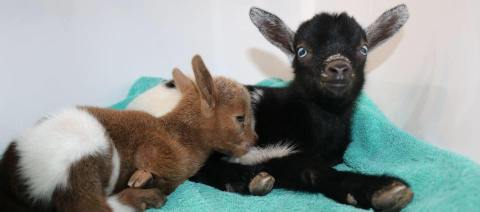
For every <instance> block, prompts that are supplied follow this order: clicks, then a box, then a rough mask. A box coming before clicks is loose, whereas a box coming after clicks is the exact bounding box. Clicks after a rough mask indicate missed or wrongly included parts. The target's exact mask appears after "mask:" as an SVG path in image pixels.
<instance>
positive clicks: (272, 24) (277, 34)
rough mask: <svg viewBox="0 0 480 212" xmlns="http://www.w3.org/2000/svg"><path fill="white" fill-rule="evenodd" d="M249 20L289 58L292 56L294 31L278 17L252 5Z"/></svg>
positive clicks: (293, 54)
mask: <svg viewBox="0 0 480 212" xmlns="http://www.w3.org/2000/svg"><path fill="white" fill-rule="evenodd" d="M250 20H252V22H253V24H255V26H256V27H257V28H258V30H260V32H261V33H262V35H263V36H264V37H265V38H266V39H267V40H268V41H270V43H272V44H273V45H275V46H276V47H278V48H280V50H282V51H283V52H284V53H285V54H286V55H287V56H288V58H289V59H290V60H292V59H293V58H294V56H295V53H294V52H295V48H294V46H293V38H294V36H295V33H294V32H293V31H292V30H291V29H290V28H289V27H288V26H287V25H286V24H285V23H284V22H283V21H282V20H281V19H280V18H278V17H277V16H276V15H274V14H272V13H269V12H267V11H265V10H262V9H260V8H257V7H252V8H251V9H250Z"/></svg>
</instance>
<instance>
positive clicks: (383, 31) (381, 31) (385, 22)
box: [366, 4, 409, 49]
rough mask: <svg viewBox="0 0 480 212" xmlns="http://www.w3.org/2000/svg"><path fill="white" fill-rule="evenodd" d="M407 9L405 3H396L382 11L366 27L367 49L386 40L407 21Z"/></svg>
mask: <svg viewBox="0 0 480 212" xmlns="http://www.w3.org/2000/svg"><path fill="white" fill-rule="evenodd" d="M408 16H409V15H408V9H407V6H406V5H405V4H401V5H398V6H396V7H394V8H392V9H390V10H387V11H386V12H384V13H383V14H382V15H381V16H380V17H378V18H377V20H375V22H373V23H372V24H370V26H368V27H367V29H366V33H367V40H368V45H369V49H373V48H375V47H377V46H378V45H380V44H381V43H383V42H384V41H386V40H387V39H388V38H390V37H391V36H392V35H394V34H395V33H396V32H398V30H399V29H400V28H401V27H402V26H403V25H404V24H405V23H406V22H407V20H408Z"/></svg>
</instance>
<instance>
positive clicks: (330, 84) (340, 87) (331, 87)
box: [321, 80, 351, 96]
mask: <svg viewBox="0 0 480 212" xmlns="http://www.w3.org/2000/svg"><path fill="white" fill-rule="evenodd" d="M321 83H322V84H323V87H324V88H325V89H326V90H327V91H329V92H330V93H332V94H334V95H335V96H339V95H342V94H344V93H346V92H347V91H348V89H349V87H350V85H351V82H350V81H349V80H328V81H323V82H321Z"/></svg>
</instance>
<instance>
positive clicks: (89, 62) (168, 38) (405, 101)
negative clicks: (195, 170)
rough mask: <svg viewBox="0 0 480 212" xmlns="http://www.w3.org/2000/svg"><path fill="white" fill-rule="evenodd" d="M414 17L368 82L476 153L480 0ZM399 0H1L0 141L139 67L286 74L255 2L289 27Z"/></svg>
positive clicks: (420, 5) (372, 90) (438, 139)
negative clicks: (261, 28)
mask: <svg viewBox="0 0 480 212" xmlns="http://www.w3.org/2000/svg"><path fill="white" fill-rule="evenodd" d="M402 2H405V3H406V4H407V5H408V7H409V10H410V14H411V16H410V20H409V21H408V23H407V25H406V26H405V27H404V28H403V30H402V31H401V32H400V33H399V34H398V35H396V36H395V37H394V38H393V39H391V40H390V42H388V43H386V44H384V45H383V46H381V47H379V48H378V49H376V51H375V52H372V53H371V54H370V55H369V61H368V67H367V69H368V70H369V71H373V72H372V73H371V74H370V75H369V76H368V82H367V87H366V91H367V93H368V94H369V95H370V96H371V97H372V98H373V99H374V100H375V102H376V103H377V104H378V105H379V106H380V107H381V109H382V110H383V111H384V112H385V114H386V115H387V116H388V117H389V118H390V119H391V120H392V121H393V122H394V123H395V124H396V125H397V126H399V127H401V128H402V129H405V130H406V131H408V132H410V133H412V134H414V135H415V136H417V137H420V138H422V139H425V140H426V141H428V142H430V143H433V144H435V145H437V146H440V147H443V148H447V149H450V150H452V151H455V152H459V153H462V154H463V155H466V156H468V157H470V158H472V159H474V160H476V161H480V154H479V153H480V143H479V142H478V137H477V135H476V134H477V133H479V132H480V124H478V123H479V121H480V112H479V110H478V105H480V95H479V91H480V69H479V66H480V12H479V11H480V1H475V0H456V1H434V0H430V1H418V0H406V1H402ZM402 2H401V1H373V0H369V1H366V0H363V1H357V0H348V1H347V0H343V1H338V0H336V1H312V0H309V1H286V0H283V1H280V0H268V1H267V0H264V1H245V0H244V1H225V0H209V1H207V0H202V1H198V0H190V1H138V0H137V1H123V0H102V1H97V0H29V1H27V0H0V149H3V148H4V147H5V146H6V145H7V144H8V142H9V141H10V140H11V139H12V138H13V137H14V136H16V135H18V134H19V133H20V132H21V130H22V129H25V128H27V127H29V126H31V125H32V124H33V123H34V121H35V120H37V119H38V118H40V117H41V116H42V115H44V114H46V113H49V112H52V111H55V110H58V109H59V108H61V107H65V106H69V105H74V104H89V105H101V106H107V105H110V104H112V103H114V102H116V101H118V100H120V99H122V98H123V97H124V95H126V93H127V90H128V88H129V86H130V85H131V84H132V82H133V81H134V80H135V79H136V78H137V77H140V76H144V75H147V76H162V77H168V78H169V77H170V72H171V70H172V68H173V67H174V66H178V67H180V68H181V69H183V70H184V71H186V72H190V71H191V69H190V66H189V63H190V59H191V56H192V55H193V54H194V53H200V54H201V55H202V56H203V57H204V59H205V61H206V63H207V65H208V66H209V67H210V69H211V71H212V72H214V73H216V74H222V75H227V76H229V77H232V78H235V79H237V80H239V81H241V82H243V83H255V82H258V81H259V80H261V79H264V78H266V77H268V76H277V77H282V78H284V79H289V78H290V77H291V70H290V68H289V64H288V61H287V59H286V57H285V56H284V55H283V54H282V53H281V52H280V51H279V50H278V49H276V48H275V47H273V46H272V45H270V44H269V43H268V42H267V41H266V40H265V39H264V38H263V37H262V36H261V35H260V33H259V32H258V31H257V29H256V28H255V27H254V26H253V25H252V24H251V23H250V20H249V17H248V10H249V8H250V7H251V6H258V7H261V8H264V9H266V10H268V11H271V12H273V13H275V14H277V15H278V16H279V17H281V18H282V19H283V20H284V21H285V22H286V23H287V24H289V25H290V27H291V28H292V29H296V27H297V26H298V25H299V24H300V23H301V21H304V20H306V19H308V18H310V17H312V15H313V14H315V13H317V12H320V11H347V12H349V13H350V14H351V15H353V16H355V17H356V18H357V20H358V21H359V22H360V23H361V24H363V25H364V26H366V25H368V24H369V23H370V22H372V21H373V20H375V18H376V17H377V16H378V15H380V14H381V13H382V12H383V11H384V10H386V9H389V8H391V7H393V6H395V5H397V4H399V3H402Z"/></svg>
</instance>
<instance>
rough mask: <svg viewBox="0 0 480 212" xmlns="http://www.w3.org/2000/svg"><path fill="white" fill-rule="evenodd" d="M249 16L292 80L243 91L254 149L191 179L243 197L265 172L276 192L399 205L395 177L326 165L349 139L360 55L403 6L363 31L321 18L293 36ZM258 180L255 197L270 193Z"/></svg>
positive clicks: (333, 17)
mask: <svg viewBox="0 0 480 212" xmlns="http://www.w3.org/2000/svg"><path fill="white" fill-rule="evenodd" d="M250 17H251V19H252V21H253V23H254V24H255V25H256V26H257V27H258V28H259V30H260V32H261V33H262V34H263V35H264V36H265V37H266V38H267V39H268V40H269V41H270V42H271V43H273V44H274V45H276V46H277V47H279V48H280V49H282V50H283V51H284V52H285V53H287V54H288V55H289V56H290V57H291V58H292V59H293V68H294V70H295V78H294V80H293V81H292V82H291V84H290V85H289V86H288V87H286V88H266V87H258V86H249V89H250V91H251V93H252V99H253V104H254V108H255V118H256V131H257V134H258V135H259V141H258V145H257V147H255V148H254V149H253V150H252V151H251V152H250V153H249V154H247V155H246V156H244V157H242V158H235V159H225V158H223V156H221V155H216V156H213V157H211V158H210V160H209V161H208V162H207V164H206V165H205V166H204V168H202V169H201V171H200V172H199V173H198V174H197V175H196V176H195V177H194V178H193V179H192V180H194V181H199V182H202V183H205V184H208V185H212V186H214V187H216V188H219V189H221V190H229V191H235V192H239V193H251V192H252V187H251V184H250V185H249V183H250V181H251V180H252V178H254V177H255V176H258V175H257V174H258V173H261V172H267V173H269V174H271V175H272V176H273V177H274V178H275V183H274V187H277V188H286V189H291V190H299V191H308V192H320V193H323V194H324V195H326V196H327V197H330V198H332V199H334V200H336V201H338V202H340V203H345V204H350V205H354V206H357V207H361V208H373V209H375V210H388V211H390V210H399V209H401V208H403V207H405V206H406V205H407V204H408V203H409V202H410V201H411V199H412V198H413V193H412V191H411V190H410V188H409V186H408V185H407V183H405V182H404V181H403V180H401V179H398V178H395V177H390V176H373V175H365V174H359V173H353V172H346V171H337V170H335V169H334V168H332V167H333V166H334V165H336V164H338V163H341V162H342V160H343V159H342V158H343V154H344V152H345V150H346V148H347V146H348V145H349V143H350V141H351V138H350V137H351V135H350V128H351V121H352V113H353V109H354V106H355V100H356V99H357V97H358V95H359V93H360V91H361V89H362V87H363V84H364V66H365V62H366V59H367V53H368V50H369V49H373V48H375V47H377V46H378V45H379V44H380V43H382V42H383V41H385V40H386V39H387V38H389V37H391V36H392V35H393V34H395V33H396V32H397V31H398V30H399V29H400V27H402V26H403V24H404V23H405V22H406V21H407V19H408V11H407V8H406V6H405V5H400V6H397V7H395V8H393V9H391V10H388V11H386V12H385V13H384V14H382V15H381V16H380V17H379V18H378V19H377V20H376V21H375V22H374V23H373V24H372V25H370V26H369V27H368V28H366V30H364V29H363V28H362V27H361V26H360V25H359V24H358V23H357V22H356V21H355V19H354V18H352V17H350V16H348V15H347V14H346V13H341V14H327V13H321V14H319V15H316V16H314V17H313V18H312V19H310V20H308V21H306V22H304V23H303V24H301V25H300V27H299V28H298V30H297V32H296V33H294V32H293V31H291V30H290V29H289V28H288V27H287V26H286V25H285V24H284V23H283V21H282V20H280V19H279V18H278V17H277V16H275V15H273V14H271V13H268V12H266V11H264V10H261V9H258V8H252V9H251V11H250ZM262 174H264V175H265V173H262ZM263 179H267V180H268V178H263ZM265 182H267V181H265ZM265 182H264V184H262V183H260V185H266V186H267V188H263V191H261V192H260V193H262V192H263V193H265V192H269V189H271V187H270V188H268V186H272V181H268V182H267V183H265ZM249 186H250V187H249ZM260 190H262V188H260ZM254 193H256V192H254Z"/></svg>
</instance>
